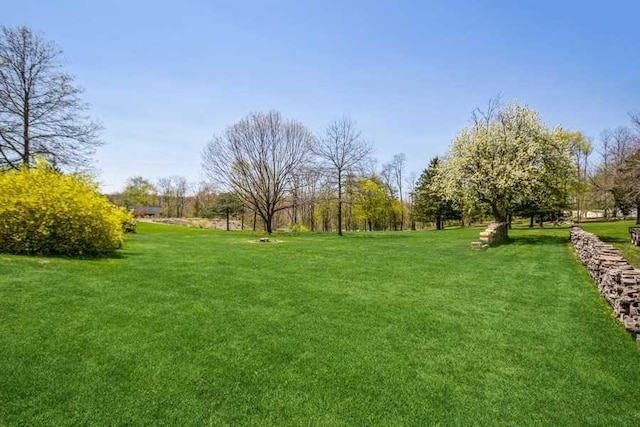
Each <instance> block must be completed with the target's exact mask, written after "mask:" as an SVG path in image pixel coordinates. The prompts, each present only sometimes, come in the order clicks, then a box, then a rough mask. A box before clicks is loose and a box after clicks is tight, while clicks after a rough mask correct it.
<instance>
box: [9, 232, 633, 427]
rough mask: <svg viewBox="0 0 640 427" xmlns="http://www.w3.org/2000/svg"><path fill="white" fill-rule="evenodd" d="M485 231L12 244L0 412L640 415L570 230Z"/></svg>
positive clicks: (21, 419)
mask: <svg viewBox="0 0 640 427" xmlns="http://www.w3.org/2000/svg"><path fill="white" fill-rule="evenodd" d="M620 224H622V223H620ZM620 227H623V228H624V229H625V231H626V228H625V227H626V224H622V225H620ZM478 231H479V230H478V229H463V230H445V231H443V232H413V233H412V232H398V233H373V234H369V233H358V234H348V235H346V236H344V237H343V238H339V237H337V236H334V235H325V234H305V235H299V236H294V235H290V234H281V235H277V236H275V238H276V239H278V240H280V241H281V242H279V243H269V244H258V243H252V242H251V241H252V240H255V238H256V237H255V236H253V237H252V235H251V234H248V233H240V232H231V233H225V232H216V231H208V230H200V229H188V228H180V227H172V226H163V225H152V224H140V225H139V234H138V235H135V236H132V237H130V238H129V239H128V241H127V242H126V245H125V248H124V250H122V251H121V252H120V255H119V256H117V257H113V258H108V259H100V260H79V259H67V258H35V257H31V258H30V257H20V256H8V255H0V425H2V426H4V425H6V426H13V425H55V426H64V425H74V426H75V425H92V426H93V425H177V426H187V425H213V426H221V425H260V426H264V425H274V426H283V425H295V426H298V425H380V426H394V425H414V426H423V425H553V426H567V425H576V426H585V425H602V426H613V425H615V426H622V425H629V426H637V425H640V401H639V400H638V399H639V398H638V396H640V350H639V348H638V345H637V344H636V343H635V341H634V340H633V339H632V337H631V336H630V335H629V334H627V333H626V332H625V331H624V329H623V328H622V327H621V326H620V325H619V324H618V323H617V322H616V321H615V319H613V317H612V316H611V311H610V309H609V307H608V306H607V304H606V303H605V301H604V300H603V299H602V298H601V297H600V296H599V294H598V292H597V289H596V288H595V286H594V285H593V284H592V283H591V281H590V280H589V278H588V276H587V274H586V272H585V271H584V269H583V268H582V266H581V265H580V264H579V263H578V261H577V260H576V258H575V256H574V254H573V252H572V251H571V249H570V247H569V246H568V243H567V240H568V239H567V237H568V233H569V232H568V229H566V228H564V229H553V228H549V229H543V230H538V229H536V230H526V229H522V230H513V231H512V233H511V235H512V236H513V237H514V242H513V243H512V244H509V245H503V246H500V247H497V248H491V249H488V250H485V251H472V250H471V249H470V242H471V241H472V240H476V239H477V233H478Z"/></svg>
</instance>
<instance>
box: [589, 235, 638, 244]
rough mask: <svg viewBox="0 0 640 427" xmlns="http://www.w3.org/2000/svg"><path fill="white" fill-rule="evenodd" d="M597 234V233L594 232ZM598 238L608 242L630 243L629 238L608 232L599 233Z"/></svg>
mask: <svg viewBox="0 0 640 427" xmlns="http://www.w3.org/2000/svg"><path fill="white" fill-rule="evenodd" d="M594 234H595V233H594ZM597 236H598V238H599V239H600V240H602V241H603V242H606V243H629V240H630V239H629V238H623V237H620V236H608V235H606V234H604V235H603V234H597Z"/></svg>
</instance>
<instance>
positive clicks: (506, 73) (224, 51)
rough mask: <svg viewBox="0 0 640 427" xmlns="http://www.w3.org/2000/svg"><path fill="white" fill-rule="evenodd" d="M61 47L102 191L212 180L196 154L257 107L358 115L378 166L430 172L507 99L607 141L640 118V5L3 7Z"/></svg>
mask: <svg viewBox="0 0 640 427" xmlns="http://www.w3.org/2000/svg"><path fill="white" fill-rule="evenodd" d="M0 16H1V18H0V24H2V25H5V26H16V25H27V26H29V27H32V28H33V29H37V30H40V31H42V32H43V33H44V36H45V38H47V39H50V40H53V41H55V42H56V43H57V44H58V45H59V46H60V47H61V48H62V50H63V51H64V54H65V58H66V60H67V66H66V68H67V70H68V71H69V72H71V73H73V74H75V75H76V77H77V82H79V83H80V84H81V85H82V86H83V87H84V88H85V89H86V92H85V94H84V99H85V100H86V101H87V102H89V103H90V104H91V115H92V116H94V117H96V118H98V119H99V120H101V121H102V123H103V124H104V126H105V131H104V132H103V135H102V137H103V140H104V141H105V142H106V145H105V146H104V147H103V148H101V149H99V151H98V153H97V155H96V160H97V162H98V168H99V170H100V171H101V173H100V176H99V178H100V181H101V182H102V185H103V190H105V191H107V192H113V191H117V190H120V189H121V188H122V187H123V186H124V182H125V181H126V179H127V178H129V177H131V176H134V175H142V176H144V177H147V178H149V179H151V180H153V181H155V180H156V179H157V178H159V177H163V176H170V175H183V176H185V177H187V178H188V179H189V180H190V181H196V180H198V179H199V177H200V152H201V150H202V148H203V147H204V145H205V144H206V142H207V141H208V140H209V139H210V138H211V136H212V135H213V134H215V133H219V132H221V131H222V130H223V129H224V128H225V127H227V126H228V125H231V124H233V123H234V122H236V121H237V120H239V119H241V118H242V117H244V116H245V115H246V114H247V113H249V112H252V111H267V110H271V109H276V110H279V111H280V112H281V113H282V114H283V115H285V116H286V117H291V118H295V119H297V120H299V121H301V122H303V123H304V124H306V125H307V126H308V127H309V128H310V129H311V130H312V131H314V132H319V131H320V130H322V128H323V127H324V126H325V125H326V124H327V123H328V122H329V121H330V120H332V119H333V118H336V117H338V116H340V115H342V114H348V115H350V116H351V117H352V118H353V119H355V120H356V121H357V122H358V124H359V127H360V128H361V130H362V132H363V134H364V135H365V136H366V137H367V138H368V139H370V140H371V141H373V143H374V145H375V147H376V157H377V158H378V160H379V162H385V161H388V160H389V159H390V158H391V157H392V156H393V154H395V153H400V152H404V153H405V154H406V155H407V157H408V168H409V169H410V170H413V171H415V172H417V173H419V172H420V171H422V169H424V167H426V165H427V164H428V162H429V159H430V158H431V157H433V156H435V155H438V154H443V153H444V152H445V151H446V149H447V147H448V145H449V143H450V141H451V140H452V139H453V137H454V136H455V135H456V133H457V132H459V131H460V130H461V129H462V128H463V127H464V126H466V125H467V124H468V123H469V116H470V112H471V111H472V110H473V109H474V108H475V107H477V106H482V105H485V104H486V103H487V101H488V100H489V98H491V97H495V96H496V95H498V94H500V95H501V96H502V99H503V100H505V101H510V100H517V101H519V102H521V103H525V104H528V105H529V106H530V107H531V108H533V109H536V110H537V111H539V112H540V114H541V116H542V118H543V120H544V121H545V122H546V123H547V124H548V125H550V126H555V125H562V126H564V127H565V128H568V129H571V130H582V131H583V132H585V133H586V134H587V135H588V136H591V137H593V138H594V139H595V140H596V141H597V139H598V135H599V134H600V132H601V131H602V130H603V129H604V128H607V127H616V126H619V125H625V124H627V123H628V117H627V113H628V112H629V111H631V110H640V25H639V22H640V21H639V17H640V1H638V0H613V1H589V0H583V1H568V0H567V1H563V0H555V1H547V0H537V1H527V2H525V1H518V0H502V1H500V0H493V1H490V0H483V1H480V0H476V1H471V0H467V1H463V0H445V1H439V0H438V1H426V0H425V1H418V0H414V1H401V0H395V1H385V2H382V1H350V0H343V1H333V0H331V1H330V0H325V1H304V0H287V1H285V0H282V1H267V0H263V1H241V0H238V1H224V2H217V1H189V0H183V1H179V2H177V1H171V2H163V1H134V0H130V1H120V0H108V1H99V2H93V1H63V0H58V1H56V0H49V1H29V0H22V1H20V2H17V1H7V0H0Z"/></svg>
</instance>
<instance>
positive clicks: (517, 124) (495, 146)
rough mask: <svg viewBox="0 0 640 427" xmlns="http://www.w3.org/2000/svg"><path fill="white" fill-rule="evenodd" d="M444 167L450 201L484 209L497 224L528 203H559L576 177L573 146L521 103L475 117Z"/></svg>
mask: <svg viewBox="0 0 640 427" xmlns="http://www.w3.org/2000/svg"><path fill="white" fill-rule="evenodd" d="M494 107H495V106H494ZM439 168H440V172H441V173H440V174H439V179H440V182H439V183H438V184H439V188H441V191H442V192H443V193H444V194H445V196H446V197H447V198H448V199H450V200H455V201H457V202H458V203H460V204H464V205H473V204H475V203H479V204H481V205H484V206H486V207H487V208H488V210H489V211H490V212H491V214H492V215H493V217H494V219H495V220H496V221H498V222H505V221H507V220H508V218H509V216H510V215H512V214H513V213H514V212H515V211H516V210H517V209H518V208H519V207H521V206H524V205H526V204H528V203H533V202H535V203H547V202H548V203H555V200H556V199H560V198H561V197H560V196H561V194H560V193H561V192H568V191H569V189H570V183H569V180H571V178H572V177H574V176H575V172H574V165H573V162H572V157H571V150H570V146H569V145H568V144H567V143H566V141H563V139H562V138H559V137H558V133H557V132H556V131H553V130H549V129H548V128H547V127H546V126H545V125H544V124H543V123H542V121H541V120H540V117H539V116H538V114H537V113H536V112H535V111H533V110H530V109H529V108H527V107H526V106H521V105H518V104H511V105H509V106H507V107H506V108H502V109H500V108H493V109H491V110H490V111H489V112H488V113H486V114H483V115H481V116H478V115H474V123H473V125H471V126H470V127H467V128H465V129H463V130H462V132H460V134H459V135H458V136H457V137H456V138H455V139H454V140H453V142H452V143H451V146H450V148H449V152H448V153H447V155H446V156H445V158H444V161H443V162H442V164H441V165H440V166H439Z"/></svg>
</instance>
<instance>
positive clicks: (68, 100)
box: [0, 27, 101, 169]
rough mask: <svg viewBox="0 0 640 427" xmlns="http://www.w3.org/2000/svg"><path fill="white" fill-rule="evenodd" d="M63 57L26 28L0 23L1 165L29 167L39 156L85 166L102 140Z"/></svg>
mask: <svg viewBox="0 0 640 427" xmlns="http://www.w3.org/2000/svg"><path fill="white" fill-rule="evenodd" d="M61 55H62V52H61V51H60V50H59V49H58V47H57V46H56V45H55V44H54V43H53V42H50V41H46V40H44V39H43V38H42V36H41V35H40V34H39V33H37V32H34V31H33V30H31V29H29V28H27V27H18V28H7V27H0V168H3V169H6V168H9V169H18V168H20V167H22V166H23V165H26V166H33V165H34V162H35V158H36V157H39V156H41V157H44V158H45V159H46V160H47V161H48V162H49V163H50V164H52V165H53V166H55V167H78V166H84V165H85V162H86V160H87V158H88V157H89V156H90V155H91V154H93V152H94V151H95V148H96V147H98V146H99V145H100V144H101V142H100V141H99V139H98V132H99V131H100V128H101V127H100V125H99V124H98V123H96V122H94V121H91V120H90V119H89V118H88V117H87V116H85V114H84V113H85V111H86V110H87V105H86V104H85V103H83V102H82V101H81V99H80V94H81V93H82V89H81V88H80V87H78V86H77V85H74V77H73V76H72V75H70V74H67V73H65V72H64V71H63V70H62V61H61Z"/></svg>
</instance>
